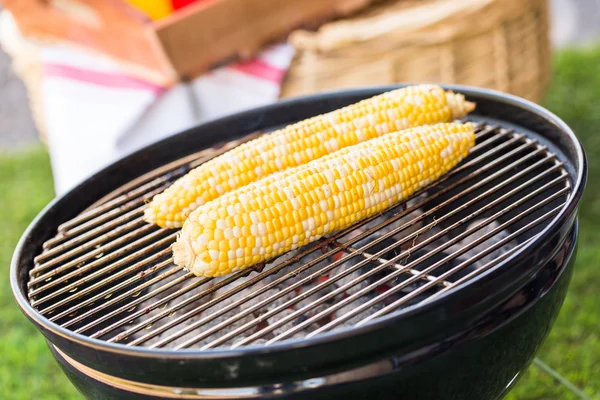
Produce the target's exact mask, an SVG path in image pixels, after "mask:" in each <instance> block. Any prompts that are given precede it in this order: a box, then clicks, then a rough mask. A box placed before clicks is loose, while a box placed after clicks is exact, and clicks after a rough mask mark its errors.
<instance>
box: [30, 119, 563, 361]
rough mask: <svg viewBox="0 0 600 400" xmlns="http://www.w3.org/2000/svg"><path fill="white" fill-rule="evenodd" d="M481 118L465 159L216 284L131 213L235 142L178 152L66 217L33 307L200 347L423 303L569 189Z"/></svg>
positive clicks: (490, 260) (550, 209)
mask: <svg viewBox="0 0 600 400" xmlns="http://www.w3.org/2000/svg"><path fill="white" fill-rule="evenodd" d="M477 126H478V128H477V145H476V146H475V147H474V148H473V149H472V151H471V155H470V156H469V158H468V159H467V160H465V161H464V162H463V163H462V164H461V165H459V166H458V167H457V168H455V169H453V170H452V171H451V172H450V173H448V174H447V175H446V176H444V177H442V179H440V180H439V181H438V182H436V183H435V185H433V186H431V187H429V188H427V189H425V190H423V191H421V192H420V193H418V194H417V195H416V196H414V197H413V199H412V200H409V201H408V202H407V203H404V204H400V205H398V206H396V207H394V208H392V209H390V210H388V211H386V212H385V213H383V214H381V215H378V216H375V217H372V218H370V219H368V220H366V221H363V222H361V223H360V224H357V225H355V226H353V227H351V228H349V229H345V230H344V231H342V232H339V233H337V234H335V235H332V236H330V237H328V238H324V239H322V240H320V241H319V242H317V243H314V244H311V245H308V246H306V247H304V248H302V249H299V250H297V251H295V252H292V253H288V254H286V255H284V256H281V257H279V258H278V259H277V260H274V261H273V262H272V263H270V264H268V265H262V266H260V267H256V268H254V269H252V270H250V271H241V272H238V273H236V274H233V275H231V276H227V277H223V278H219V279H206V278H197V277H194V276H193V275H192V274H191V273H189V272H187V271H185V270H182V269H181V268H179V267H176V266H174V265H173V264H172V261H171V252H170V245H171V244H172V243H173V241H174V239H175V235H176V231H174V230H166V229H160V228H158V227H155V226H150V225H147V224H145V223H144V222H143V221H142V219H141V217H142V212H143V211H142V210H143V207H144V202H145V201H146V200H147V199H149V198H151V197H152V196H153V195H154V194H156V193H158V192H160V191H162V190H163V189H164V188H166V187H167V186H168V185H169V183H170V182H172V181H173V180H175V179H176V178H178V177H179V176H181V175H183V174H185V173H186V172H187V171H188V170H189V169H190V168H193V167H195V166H197V165H199V164H201V163H202V162H204V161H206V160H207V159H210V158H211V157H214V156H216V155H218V154H220V153H221V152H223V151H225V150H227V149H229V148H231V147H233V146H235V145H237V144H239V142H231V143H228V144H227V145H225V146H224V147H223V148H221V149H216V148H213V149H207V150H204V151H201V152H199V153H196V154H194V155H191V156H188V157H186V158H183V159H181V160H178V161H176V162H173V163H171V164H169V165H166V166H164V167H162V168H160V169H157V170H155V171H152V172H150V173H148V174H146V175H144V176H142V177H140V178H138V179H136V180H135V181H132V182H130V183H129V184H128V185H126V186H123V187H121V188H120V189H118V190H117V191H115V192H113V193H111V194H109V195H107V196H106V197H105V198H103V199H101V200H99V201H98V202H97V203H96V204H94V205H93V206H92V207H90V208H89V209H88V210H87V211H85V212H84V213H82V214H80V215H79V216H78V217H76V218H74V219H72V220H70V221H68V222H66V223H64V224H62V225H61V226H60V227H59V229H58V234H57V235H56V236H55V237H54V238H52V239H50V240H48V241H47V242H46V243H45V244H44V249H43V252H42V253H41V254H40V255H39V256H37V257H36V258H35V265H34V268H33V269H32V270H31V271H30V279H29V282H28V294H29V299H30V302H31V304H32V305H33V306H34V307H35V308H36V309H37V310H38V312H39V313H40V314H42V315H44V316H46V317H47V318H49V319H50V320H51V321H54V322H56V323H57V324H59V325H61V326H63V327H65V328H68V329H70V330H73V331H75V332H78V333H81V334H84V335H87V336H90V337H93V338H99V339H102V340H106V341H109V342H118V343H124V344H127V345H130V346H147V347H153V348H157V347H172V348H177V349H179V348H188V347H200V348H203V349H208V348H214V347H219V346H228V347H233V348H235V347H239V346H244V345H250V344H270V343H274V342H277V341H280V340H284V339H287V338H292V337H312V336H314V335H318V334H319V333H322V332H326V331H330V330H334V329H339V328H340V327H348V326H360V325H362V324H365V323H366V322H368V321H370V320H372V319H374V318H377V317H379V316H382V315H386V314H388V313H391V312H393V311H395V310H398V309H401V308H403V307H407V306H412V305H417V304H419V303H423V302H427V301H430V300H431V299H433V298H435V297H436V296H439V295H440V294H441V293H444V292H446V291H448V290H450V289H451V288H453V287H455V286H457V285H459V284H461V283H464V282H466V281H468V280H470V279H472V278H473V277H475V276H477V275H478V274H481V273H482V272H483V271H486V270H488V269H490V268H492V267H494V266H495V265H497V264H498V263H499V262H501V261H503V260H504V259H506V258H507V257H509V256H510V255H511V254H513V253H514V252H515V251H517V250H519V249H520V248H522V247H523V246H525V245H527V244H528V243H529V242H530V241H532V240H533V239H534V238H535V236H536V235H537V234H538V233H539V232H540V231H541V229H542V228H543V227H544V226H546V225H547V224H548V223H549V221H550V219H551V218H552V217H553V216H555V215H556V214H557V213H558V212H559V211H560V210H561V208H562V207H563V206H564V204H565V202H566V200H567V197H568V196H569V194H570V183H569V177H568V174H567V172H566V171H565V169H564V168H563V164H562V162H561V161H560V160H559V159H558V158H557V157H556V156H555V155H554V154H552V153H550V152H549V151H548V149H547V148H546V147H545V146H542V145H540V144H539V143H538V142H537V141H536V140H534V139H530V138H527V137H526V136H524V135H522V134H520V133H516V132H513V131H512V130H510V129H504V128H501V127H499V126H491V125H487V124H484V123H479V124H478V125H477ZM250 138H251V137H248V138H246V140H248V139H250Z"/></svg>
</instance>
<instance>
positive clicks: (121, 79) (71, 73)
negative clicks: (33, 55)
mask: <svg viewBox="0 0 600 400" xmlns="http://www.w3.org/2000/svg"><path fill="white" fill-rule="evenodd" d="M44 75H45V76H47V77H53V78H67V79H72V80H75V81H79V82H85V83H90V84H92V85H98V86H105V87H110V88H115V89H138V90H148V91H151V92H153V93H154V94H160V93H162V92H163V91H164V90H165V88H164V87H162V86H158V85H154V84H152V83H149V82H146V81H142V80H139V79H136V78H133V77H130V76H127V75H120V74H116V73H113V72H100V71H92V70H88V69H81V68H77V67H72V66H70V65H62V64H44Z"/></svg>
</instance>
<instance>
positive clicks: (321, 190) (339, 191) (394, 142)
mask: <svg viewBox="0 0 600 400" xmlns="http://www.w3.org/2000/svg"><path fill="white" fill-rule="evenodd" d="M474 144H475V134H474V130H473V126H472V125H471V124H460V123H446V124H437V125H430V126H422V127H416V128H411V129H407V130H405V131H400V132H394V133H391V134H389V135H386V136H382V137H380V138H376V139H372V140H370V141H367V142H364V143H360V144H357V145H354V146H350V147H347V148H344V149H342V150H339V151H338V152H336V153H333V154H330V155H328V156H326V157H323V158H320V159H318V160H314V161H312V162H310V163H308V164H305V165H302V166H299V167H296V168H291V169H289V170H286V171H282V172H279V173H276V174H273V175H271V176H268V177H266V178H264V179H262V180H260V181H258V182H254V183H252V184H250V185H248V186H246V187H244V188H240V189H238V190H235V191H233V192H231V193H228V194H225V195H223V196H221V197H219V198H218V199H215V200H213V201H210V202H208V203H206V204H204V205H202V206H200V207H198V208H197V209H196V210H194V211H193V212H192V213H191V214H190V215H189V217H188V219H187V220H186V221H185V223H184V225H183V228H182V230H181V233H180V235H179V237H178V239H177V241H176V243H175V244H174V245H173V254H174V261H175V263H176V264H177V265H180V266H182V267H185V268H187V269H189V270H190V271H192V272H193V273H194V274H196V275H198V276H206V277H215V276H221V275H225V274H228V273H231V272H235V271H238V270H241V269H244V268H247V267H249V266H251V264H255V263H257V262H264V261H267V260H269V259H271V258H273V257H276V256H278V255H280V254H283V253H285V252H287V251H289V250H293V249H295V248H298V247H300V246H303V245H305V244H307V243H309V242H311V241H313V240H316V239H319V238H320V237H322V236H323V235H327V234H329V233H332V232H335V231H337V230H340V229H343V228H346V227H348V226H350V225H351V224H354V223H356V222H358V221H359V220H362V219H364V218H367V217H369V216H371V215H373V214H375V213H378V212H381V211H383V210H384V209H385V208H387V207H388V206H390V205H392V204H395V203H397V202H398V201H400V200H403V199H406V198H407V197H408V196H410V195H411V194H412V193H414V192H415V191H417V190H419V189H421V188H423V187H424V186H426V185H427V184H429V183H431V182H432V181H434V180H436V179H437V178H439V177H440V176H441V175H442V174H444V173H446V172H447V171H449V170H450V169H451V168H452V167H454V166H455V165H456V164H457V163H458V162H459V161H460V160H462V159H463V158H464V157H465V156H466V155H467V154H468V152H469V149H470V148H471V147H472V146H473V145H474ZM334 172H339V178H336V174H335V173H334ZM347 178H352V179H351V180H352V182H353V183H352V185H349V184H344V183H343V181H344V179H347ZM259 199H262V200H263V201H262V202H263V203H265V204H269V206H268V207H267V208H264V209H263V208H258V207H259V206H258V204H259V203H261V202H260V201H253V200H259ZM275 199H279V200H275ZM300 199H302V201H300ZM331 199H333V206H334V207H333V209H332V207H331V206H330V204H331V203H330V202H329V200H331ZM231 204H234V205H235V206H234V209H235V210H234V211H235V213H236V214H235V215H241V216H242V218H241V220H242V222H243V221H244V220H248V218H249V219H250V221H251V225H250V227H249V231H250V236H249V237H247V239H249V240H246V242H245V244H246V247H243V245H242V244H241V243H240V242H239V241H237V242H232V241H230V242H228V245H229V247H228V248H227V250H226V251H227V254H228V257H227V260H226V261H222V260H221V255H220V254H219V252H218V251H217V252H214V251H213V252H211V250H213V249H216V248H219V251H225V250H220V247H219V246H217V245H216V243H217V242H218V239H217V238H218V237H221V233H217V231H218V230H220V229H222V230H223V236H224V237H230V236H233V235H234V230H236V229H239V228H240V227H239V226H238V225H236V224H235V222H234V221H233V222H232V221H231V219H227V220H223V219H220V218H219V216H218V210H221V209H226V208H227V206H228V205H231ZM238 205H239V207H238ZM288 207H292V208H294V211H293V212H292V213H288V212H287V211H285V210H286V209H287V208H288ZM244 215H248V218H246V219H244V217H243V216H244ZM290 216H291V219H290ZM213 219H214V221H212V223H211V220H213ZM275 221H277V223H276V222H275ZM284 227H285V230H284ZM242 232H243V231H242ZM246 232H248V230H246ZM290 238H291V239H292V241H291V244H290V241H289V239H290ZM250 243H252V245H251V244H250ZM249 246H253V247H251V248H250V247H249ZM240 249H241V250H242V251H243V253H244V254H246V250H248V249H249V250H250V254H252V255H253V256H256V255H259V256H260V257H252V259H251V260H250V262H247V259H246V257H241V256H238V255H237V254H238V252H239V250H240ZM240 254H241V252H240ZM229 255H231V257H230V256H229Z"/></svg>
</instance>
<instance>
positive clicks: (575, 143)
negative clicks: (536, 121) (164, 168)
mask: <svg viewBox="0 0 600 400" xmlns="http://www.w3.org/2000/svg"><path fill="white" fill-rule="evenodd" d="M411 84H414V83H406V84H402V85H392V86H380V87H373V88H364V89H355V90H341V91H334V92H327V93H321V94H316V95H311V96H305V97H299V98H293V99H288V100H284V101H281V102H279V103H276V104H273V105H268V106H264V107H260V108H255V109H252V110H248V111H245V112H242V113H238V114H234V115H231V116H227V117H223V118H219V119H217V120H214V121H211V122H208V123H206V124H202V125H201V126H198V127H195V128H192V129H189V130H186V131H184V132H182V133H180V134H177V135H175V136H174V137H177V136H178V137H180V138H184V137H190V135H194V133H195V130H196V129H198V128H200V127H201V128H202V129H205V130H209V129H210V128H211V127H212V126H219V125H228V124H229V123H233V124H234V128H232V129H231V131H234V132H236V137H240V136H244V135H246V134H248V133H249V132H251V131H254V130H256V127H255V126H254V127H253V126H245V127H244V129H239V130H236V129H235V125H241V123H242V122H244V119H245V118H250V119H255V120H256V121H257V122H256V124H261V123H264V119H265V115H266V114H268V113H271V114H276V115H279V118H281V117H280V115H282V114H283V115H286V116H287V118H286V119H287V121H282V122H281V123H283V124H285V123H289V122H291V121H293V120H297V119H299V118H303V116H298V115H297V112H296V113H295V112H294V111H293V109H294V108H295V107H296V106H298V105H305V106H306V105H307V104H308V105H310V104H311V103H319V104H321V103H325V104H328V103H330V102H331V103H335V105H336V106H337V105H338V103H339V101H340V100H342V101H343V102H344V103H351V102H354V101H356V100H358V99H360V98H366V97H370V96H373V95H376V94H379V93H381V92H384V91H388V90H392V89H395V88H399V87H403V86H408V85H411ZM440 86H442V87H443V88H444V89H447V90H454V91H456V92H460V93H463V94H465V95H466V96H467V98H469V99H473V100H475V101H479V99H481V100H487V101H491V102H497V103H503V104H505V105H509V106H514V107H517V108H519V109H522V110H524V111H526V112H530V113H532V114H535V115H537V116H538V117H539V118H542V119H543V120H545V121H547V122H548V123H550V124H552V125H554V126H555V127H556V129H557V131H560V132H561V135H563V136H564V135H566V136H567V139H568V140H565V143H564V144H565V145H567V146H569V147H571V149H570V152H572V153H573V154H574V155H575V156H576V158H575V160H569V161H570V162H571V163H574V164H575V165H574V168H575V173H576V176H575V178H574V179H573V186H572V192H571V195H570V196H569V198H568V199H567V204H566V205H565V206H564V208H563V209H562V210H561V211H560V212H559V214H558V215H556V216H555V217H554V218H552V219H551V220H550V222H549V223H548V225H547V226H546V227H545V228H544V229H543V230H542V231H541V232H540V234H539V235H538V236H537V238H536V239H534V240H533V241H532V242H531V243H529V244H528V245H527V246H524V247H523V248H522V249H520V250H519V251H517V252H515V253H514V254H513V255H511V256H510V257H508V258H507V259H506V260H504V261H502V262H501V263H499V264H498V265H496V266H495V267H493V268H491V269H489V270H487V271H485V272H484V273H483V274H481V275H479V276H477V277H475V278H474V279H472V280H471V281H468V282H465V283H464V284H461V285H458V286H456V287H454V288H452V289H451V290H448V291H447V292H445V293H443V294H442V295H440V296H437V297H436V298H435V299H434V300H433V301H430V302H428V303H426V304H424V305H419V306H417V307H414V306H411V307H407V308H405V309H402V310H397V311H395V312H393V313H391V314H389V315H386V316H383V317H380V318H378V319H377V320H375V321H370V322H369V323H367V324H365V325H364V326H361V327H348V328H341V329H338V330H335V331H332V332H327V333H324V334H322V335H318V336H316V337H313V338H302V339H290V340H285V341H283V342H281V343H275V344H273V345H270V346H268V347H265V346H262V345H250V346H246V347H243V348H240V349H227V348H216V349H209V350H199V349H194V348H190V349H179V350H175V349H169V348H156V349H150V348H146V347H129V346H127V345H124V344H119V343H108V342H106V341H104V340H99V339H92V338H90V337H88V336H85V335H82V334H77V333H74V332H72V331H70V330H68V329H66V328H62V327H60V326H59V325H57V324H55V323H54V322H51V321H50V320H48V319H47V318H46V317H43V316H42V315H41V314H39V313H38V312H37V311H36V310H35V309H34V308H33V307H32V306H31V305H30V303H29V300H28V299H27V295H26V288H25V286H26V279H22V278H24V277H25V276H26V275H27V273H28V271H29V267H30V266H31V263H32V262H33V257H34V256H35V255H37V253H38V251H37V250H39V249H34V248H33V247H34V246H35V244H32V243H35V242H39V243H40V244H41V243H42V242H43V241H44V240H46V239H48V238H49V237H50V236H51V235H53V234H54V231H55V230H56V227H57V226H58V225H59V224H60V223H62V222H65V221H64V220H63V221H59V222H58V223H57V224H53V223H52V219H56V216H52V211H55V209H56V208H57V207H58V206H59V205H61V204H63V203H69V204H70V203H71V202H72V201H73V197H77V196H80V195H81V193H82V191H83V192H85V191H87V190H88V189H89V187H90V186H91V185H93V184H96V183H98V184H99V185H98V186H101V187H102V188H103V189H104V190H102V192H104V193H107V192H108V191H110V190H112V189H110V188H109V189H106V186H107V185H106V183H105V182H103V183H100V181H101V180H105V178H106V176H107V175H110V174H111V173H114V172H116V171H120V170H121V168H123V167H125V168H128V166H129V165H131V163H132V161H133V160H134V159H139V158H140V157H141V158H144V159H146V158H147V153H148V152H150V151H151V152H153V153H156V152H157V150H158V149H159V148H161V147H163V146H168V145H171V143H169V142H171V141H172V139H173V137H171V138H167V139H163V140H162V141H160V142H157V143H155V144H153V145H150V146H147V147H145V148H142V149H140V150H138V151H137V152H135V153H132V154H131V155H129V156H127V157H125V158H123V159H121V160H119V161H117V162H115V163H113V164H111V165H110V166H108V167H106V168H104V169H103V170H101V171H99V172H98V173H96V174H95V175H94V176H92V177H90V178H89V179H87V180H86V181H84V182H82V183H81V184H79V185H78V186H77V187H75V188H73V189H72V190H70V191H69V192H68V193H66V194H64V195H62V196H60V197H57V198H56V199H54V200H53V201H52V202H51V203H50V204H48V205H47V206H46V207H45V208H44V209H43V210H42V211H41V212H40V213H39V214H38V216H37V217H36V218H35V219H34V220H33V221H32V223H31V224H30V225H29V227H28V228H27V230H26V231H25V232H24V234H23V235H22V237H21V239H20V240H19V243H18V244H17V247H16V249H15V252H14V255H13V258H12V261H11V271H10V280H11V287H12V290H13V294H14V296H15V298H16V300H17V303H18V305H19V307H20V308H21V310H22V311H23V312H24V313H25V315H26V316H27V317H28V318H29V319H30V320H31V321H32V322H33V323H34V324H35V325H36V326H38V327H39V328H40V329H41V330H42V333H43V334H44V335H45V336H46V337H48V336H53V335H56V336H58V337H60V338H62V339H64V340H66V341H71V342H76V343H77V344H81V345H84V346H86V347H90V348H93V349H96V350H102V351H106V352H109V353H115V354H121V355H129V356H132V357H140V356H143V357H146V358H159V359H164V358H175V359H181V358H183V359H187V360H189V359H199V360H205V359H220V360H223V359H230V358H237V357H240V356H256V355H261V354H262V355H264V354H273V353H278V352H281V351H289V350H291V349H298V348H308V347H312V346H317V345H323V344H327V343H330V342H335V341H337V340H340V339H349V338H352V337H356V336H360V335H364V334H367V333H370V332H373V331H379V330H382V329H385V328H386V327H388V326H389V325H390V324H391V323H394V322H395V321H397V320H398V319H407V318H410V317H414V316H417V315H418V314H426V313H427V312H430V311H431V310H432V309H435V308H437V307H438V306H439V305H440V303H443V302H445V301H447V299H448V298H450V297H456V294H457V292H463V294H464V293H465V291H466V289H468V288H469V287H471V288H472V287H473V286H475V285H478V283H479V282H481V281H484V280H487V281H490V280H491V279H493V278H494V277H496V278H497V277H498V274H499V271H500V273H501V274H503V275H506V274H507V273H508V272H509V268H507V265H513V266H514V265H516V264H519V263H520V262H523V261H525V260H526V259H527V258H528V256H530V255H531V254H528V252H529V250H530V249H532V248H536V249H539V248H543V247H546V246H547V245H548V242H549V241H551V240H553V239H556V238H555V237H554V236H555V232H556V231H557V230H559V231H560V230H562V232H561V234H560V235H559V236H560V238H559V239H557V240H558V242H562V240H564V237H565V236H566V235H567V233H568V231H569V230H570V227H571V225H573V224H574V221H575V213H576V209H577V205H578V203H579V200H580V198H581V196H582V193H583V190H584V186H585V180H586V178H587V162H586V157H585V153H584V150H583V148H582V146H581V144H580V142H579V140H578V139H577V137H576V136H575V134H574V133H573V131H572V130H571V129H570V128H569V127H568V126H567V125H566V124H565V123H564V122H563V121H562V120H561V119H560V118H558V117H557V116H556V115H554V114H553V113H551V112H550V111H548V110H546V109H544V108H542V107H540V106H538V105H537V104H534V103H532V102H530V101H527V100H524V99H521V98H519V97H516V96H512V95H508V94H505V93H500V92H497V91H492V90H489V89H482V88H475V87H471V86H463V85H444V84H440ZM300 108H302V107H300ZM290 110H292V112H290ZM475 115H479V114H478V113H477V112H476V113H475ZM269 117H270V118H274V117H273V116H272V115H270V116H269ZM269 125H272V124H269ZM204 139H205V140H204V141H206V138H204ZM229 139H233V138H228V140H229ZM207 144H208V145H211V144H209V143H207ZM215 144H216V143H214V141H213V143H212V145H215ZM561 144H563V143H561ZM189 147H190V148H193V151H198V150H199V149H198V148H197V147H194V146H189ZM159 153H160V152H159ZM165 153H167V152H165ZM185 155H186V154H179V156H178V157H185ZM165 157H167V155H166V154H165V155H164V156H163V157H162V159H159V160H158V161H155V163H158V164H164V163H166V162H169V161H171V160H165V159H164V158H165ZM147 167H148V168H150V169H152V168H156V167H157V166H156V165H148V166H147ZM135 174H136V175H140V173H139V171H138V172H135ZM121 180H122V181H124V182H125V183H126V182H127V181H130V180H131V178H130V177H125V178H124V179H121ZM121 184H122V183H121ZM90 196H91V195H89V196H87V197H90ZM91 197H93V196H91ZM90 204H91V203H90ZM81 211H82V210H77V211H76V212H75V214H77V213H79V212H81ZM71 217H72V216H70V217H68V218H67V219H69V218H71ZM565 225H566V226H567V228H564V226H565ZM51 226H52V228H50V227H51ZM557 228H558V229H557ZM36 237H38V238H39V237H44V239H43V240H39V239H35V238H36ZM553 247H554V248H556V245H553ZM549 256H550V255H549ZM542 264H543V262H540V260H537V262H535V263H532V264H531V268H529V269H527V270H525V271H521V273H520V274H519V275H520V279H516V280H515V279H514V278H515V276H514V274H512V275H511V280H512V282H513V286H514V285H517V284H519V283H520V282H522V279H523V278H524V277H526V276H531V275H533V274H535V272H537V269H538V268H539V267H540V266H541V265H542ZM536 267H537V268H536ZM513 272H514V271H513ZM503 280H505V281H507V279H503Z"/></svg>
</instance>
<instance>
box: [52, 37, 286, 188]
mask: <svg viewBox="0 0 600 400" xmlns="http://www.w3.org/2000/svg"><path fill="white" fill-rule="evenodd" d="M292 57H293V49H292V48H291V46H289V45H286V44H282V45H276V46H272V47H269V48H267V49H266V50H264V51H263V52H261V53H260V54H259V55H258V56H257V57H256V58H254V59H252V60H250V61H246V62H239V63H233V64H230V65H228V66H225V67H221V68H218V69H215V70H213V71H211V72H209V73H206V74H205V75H203V76H200V77H198V78H196V79H195V80H193V81H192V82H190V83H188V84H179V85H177V86H174V87H170V88H163V87H158V86H156V85H153V84H151V83H149V82H145V81H143V80H140V79H138V78H135V77H132V76H128V75H126V74H124V73H122V72H121V71H120V68H119V66H118V65H117V64H115V63H113V62H111V61H109V60H106V59H103V58H101V57H96V56H91V55H89V54H87V53H83V52H81V51H77V50H74V49H70V48H65V47H61V46H47V47H44V48H43V49H42V51H41V60H42V63H43V80H42V94H43V108H44V116H45V122H46V126H47V134H48V147H49V150H50V156H51V162H52V169H53V175H54V181H55V190H56V193H57V195H60V194H62V193H64V192H66V191H68V190H69V189H71V188H73V187H74V186H75V185H77V184H78V183H80V182H81V181H83V180H84V179H85V178H87V177H88V176H90V175H92V174H93V173H94V172H97V171H98V170H100V169H101V168H103V167H104V166H106V165H107V164H109V163H111V162H113V161H115V160H117V159H119V158H121V157H123V156H125V155H127V154H129V153H131V152H133V151H135V150H138V149H139V148H141V147H143V146H145V145H147V144H150V143H152V142H155V141H157V140H159V139H162V138H165V137H167V136H170V135H172V134H174V133H177V132H180V131H182V130H185V129H187V128H190V127H192V126H194V125H196V124H199V123H201V122H204V121H207V120H211V119H214V118H218V117H221V116H224V115H226V114H230V113H234V112H238V111H241V110H244V109H248V108H252V107H257V106H261V105H265V104H269V103H272V102H275V101H276V100H277V99H278V97H279V92H280V87H281V81H282V79H283V76H284V75H285V72H286V70H287V68H288V67H289V65H290V62H291V59H292Z"/></svg>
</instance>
